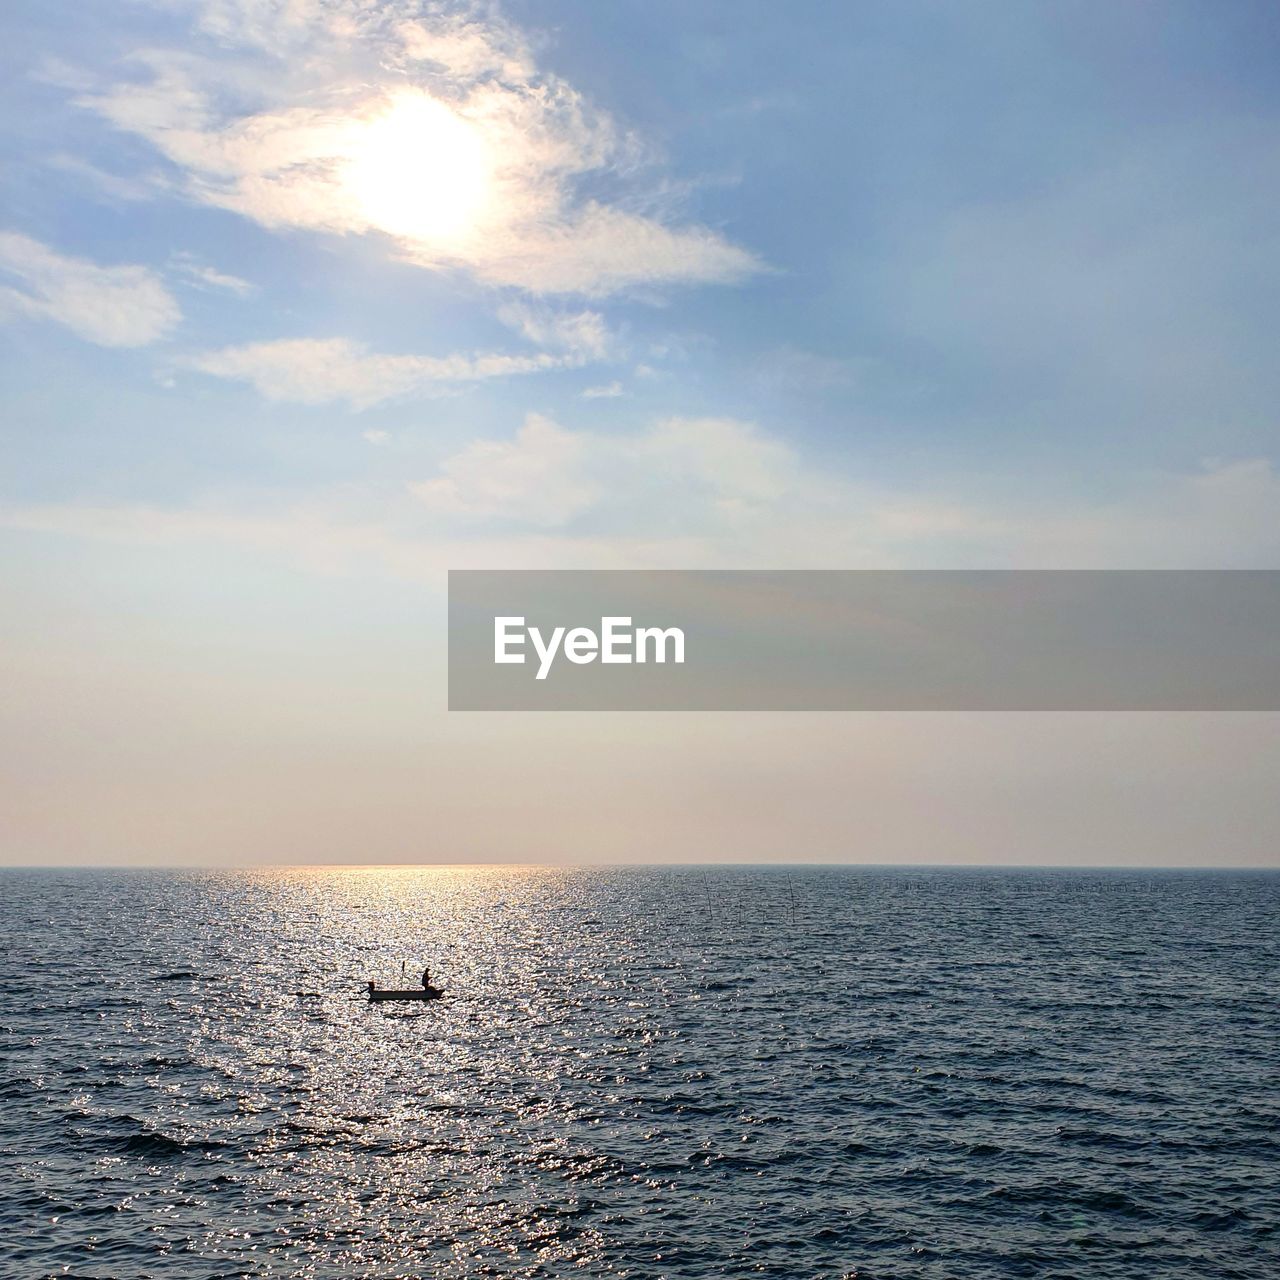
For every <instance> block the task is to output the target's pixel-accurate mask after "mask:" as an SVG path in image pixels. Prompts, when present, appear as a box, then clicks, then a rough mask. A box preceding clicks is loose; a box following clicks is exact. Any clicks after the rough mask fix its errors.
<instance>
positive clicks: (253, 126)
mask: <svg viewBox="0 0 1280 1280" xmlns="http://www.w3.org/2000/svg"><path fill="white" fill-rule="evenodd" d="M420 10H421V6H419V5H418V4H416V3H410V0H392V2H390V3H387V4H383V5H377V6H372V5H368V4H367V3H364V0H333V2H332V3H327V4H320V3H311V2H308V0H291V3H288V4H284V5H281V4H270V3H258V2H254V0H236V2H233V3H227V2H223V0H218V2H217V3H206V4H205V5H204V6H203V7H202V10H201V14H202V17H201V22H202V25H203V26H204V28H205V30H206V31H208V32H210V33H212V34H215V35H216V36H217V37H218V38H219V40H220V42H221V50H220V51H219V52H218V53H216V54H210V55H208V56H203V57H202V56H197V55H194V54H191V53H181V54H180V53H175V52H170V51H163V50H150V51H143V52H141V53H139V54H137V55H136V56H135V58H134V65H135V66H136V67H137V69H138V72H139V74H138V76H137V77H136V78H134V79H131V80H128V81H124V82H119V83H116V84H112V85H108V86H105V87H98V88H95V89H92V90H89V91H84V92H80V93H79V95H78V98H77V101H78V102H79V103H80V104H81V105H83V106H85V107H88V108H90V109H92V110H94V111H96V112H97V113H99V114H100V115H101V116H103V117H104V118H105V119H107V120H108V121H110V122H111V123H112V124H113V125H115V126H116V127H117V128H119V129H121V130H124V131H126V132H129V133H133V134H135V135H138V136H140V137H142V138H144V139H146V140H147V141H148V142H149V143H150V144H151V145H152V146H153V147H155V148H156V149H157V150H158V151H159V152H161V153H162V154H163V155H164V156H165V157H167V158H168V160H169V161H170V162H172V164H173V165H174V166H175V167H176V168H177V169H178V170H179V172H180V173H181V175H182V177H183V182H184V184H185V191H186V193H187V195H188V196H189V198H191V199H194V200H196V201H199V202H201V203H204V204H209V205H214V206H217V207H221V208H225V209H231V210H234V211H236V212H237V213H240V214H242V215H244V216H245V217H247V218H251V219H253V220H254V221H256V222H258V223H261V224H263V225H265V226H268V227H273V228H276V227H295V228H303V229H307V230H313V231H323V232H330V233H335V234H361V235H363V234H369V233H381V234H383V235H386V236H388V237H390V239H391V240H392V241H393V242H394V245H395V249H396V252H397V253H398V254H399V255H400V256H401V257H403V258H404V259H405V260H407V261H410V262H413V263H416V264H418V265H420V266H422V267H425V268H428V269H432V270H440V269H456V270H463V271H466V272H469V273H470V274H472V275H473V276H475V277H477V278H478V279H480V280H482V281H484V282H485V283H488V284H491V285H497V286H515V287H518V288H521V289H524V290H526V291H528V292H530V293H535V294H582V295H586V296H603V295H605V294H609V293H612V292H616V291H618V290H623V289H628V288H631V287H648V286H653V285H661V284H679V283H695V284H696V283H711V282H729V281H735V280H739V279H741V278H743V277H745V276H747V275H750V274H751V273H752V272H754V271H757V270H759V269H760V264H759V262H758V261H757V259H756V258H755V257H754V255H753V254H751V253H750V252H749V251H747V250H745V249H743V248H741V247H739V246H737V245H734V244H733V243H731V242H730V241H729V240H727V239H726V238H725V237H724V236H723V235H722V234H720V233H719V232H718V231H716V230H714V229H712V228H708V227H705V226H699V225H696V224H691V223H688V222H687V221H682V220H681V219H680V218H678V217H677V216H675V214H674V212H673V211H672V210H670V209H666V210H656V209H651V210H650V211H649V212H647V213H640V212H636V211H635V210H636V208H637V203H638V201H639V200H643V199H644V198H645V197H646V195H647V196H648V197H649V198H650V199H652V197H653V190H652V189H651V190H650V191H648V192H645V191H644V190H643V182H642V174H643V172H644V171H645V169H646V168H647V167H650V166H648V165H647V163H646V157H645V155H644V152H643V148H642V147H641V146H640V144H639V143H638V141H637V140H636V139H635V138H634V137H632V136H630V135H628V134H626V133H625V132H624V131H622V130H620V129H619V128H618V127H617V126H616V125H615V123H614V122H613V121H612V120H611V119H610V117H609V116H608V115H607V114H606V113H604V112H603V111H600V110H598V109H596V108H594V107H593V106H592V105H591V104H590V103H589V102H588V101H587V100H586V99H585V98H584V97H583V96H582V95H581V94H580V93H578V92H577V91H576V90H575V89H573V88H572V86H570V85H569V84H567V83H566V82H565V81H563V80H562V79H560V78H559V77H557V76H554V75H551V74H549V73H546V72H542V71H539V70H538V69H537V67H536V66H535V63H534V59H533V57H532V54H531V52H530V50H529V48H528V45H527V42H526V41H525V40H524V39H523V38H522V36H521V35H520V34H519V33H518V32H517V31H516V30H515V29H514V28H513V27H511V26H510V25H509V24H507V23H505V22H503V21H502V20H501V19H500V18H498V17H497V16H495V15H494V14H493V13H491V12H489V11H487V10H486V11H485V16H484V17H483V18H480V17H471V18H467V17H458V16H454V17H447V16H442V15H440V14H439V13H435V14H430V15H428V16H422V14H421V12H420ZM586 175H591V177H592V187H593V194H592V196H591V197H590V198H588V197H585V196H582V195H580V194H579V191H578V188H579V184H580V180H581V179H582V178H583V177H584V176H586ZM650 185H651V188H661V186H662V184H661V183H654V184H650ZM606 192H608V194H606Z"/></svg>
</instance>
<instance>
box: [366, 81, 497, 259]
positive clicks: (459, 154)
mask: <svg viewBox="0 0 1280 1280" xmlns="http://www.w3.org/2000/svg"><path fill="white" fill-rule="evenodd" d="M343 181H344V184H345V186H346V187H347V189H348V190H349V192H350V193H351V196H352V197H353V198H354V200H355V202H356V204H357V205H358V207H359V209H360V211H361V213H362V214H363V216H364V217H365V219H366V220H367V221H368V222H369V224H370V225H371V226H374V227H376V228H378V230H380V231H385V232H387V233H388V234H390V235H393V236H401V237H404V238H405V239H410V240H422V241H433V242H440V243H448V242H456V241H459V240H462V239H465V238H467V237H468V235H469V234H470V233H471V232H472V231H473V230H474V228H475V225H476V223H477V221H478V220H479V218H480V216H481V215H482V214H483V212H484V210H485V206H486V205H487V204H488V202H489V198H490V193H491V190H492V186H493V158H492V155H491V154H490V147H489V144H488V142H487V141H486V139H485V137H484V136H483V134H482V133H481V131H480V130H479V129H478V128H477V127H476V126H475V125H474V124H472V123H471V122H470V121H468V120H465V119H463V117H462V116H460V115H458V113H457V112H456V111H454V110H452V109H451V108H450V107H449V106H447V105H446V104H445V103H443V102H441V101H440V100H439V99H437V98H433V97H431V96H430V95H428V94H425V93H417V92H405V93H402V94H400V95H399V96H398V97H397V98H396V99H395V100H394V102H393V103H392V104H391V106H390V107H389V109H388V110H386V111H385V112H383V113H382V114H381V115H378V116H375V117H373V118H372V119H371V120H369V121H368V122H362V123H361V124H359V125H357V126H356V129H355V133H354V136H353V137H352V139H351V147H350V159H349V160H348V162H347V164H346V166H345V170H344V173H343Z"/></svg>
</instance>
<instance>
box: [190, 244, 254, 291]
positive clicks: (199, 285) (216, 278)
mask: <svg viewBox="0 0 1280 1280" xmlns="http://www.w3.org/2000/svg"><path fill="white" fill-rule="evenodd" d="M169 265H170V268H171V270H172V271H174V272H175V273H176V274H178V275H180V276H181V277H182V278H183V279H184V280H185V281H186V282H187V283H188V284H190V285H192V286H193V287H194V288H196V289H217V290H220V291H221V292H224V293H234V294H235V295H236V296H237V297H239V298H247V297H249V296H250V294H252V293H255V292H256V289H255V287H254V285H253V284H251V283H250V282H249V281H248V280H243V279H241V277H240V276H233V275H231V273H230V272H227V271H219V270H218V269H217V268H216V267H211V266H209V265H208V264H207V263H204V262H201V261H200V260H199V259H198V258H196V257H195V256H194V255H192V254H190V253H175V254H174V255H173V257H172V258H171V259H170V263H169Z"/></svg>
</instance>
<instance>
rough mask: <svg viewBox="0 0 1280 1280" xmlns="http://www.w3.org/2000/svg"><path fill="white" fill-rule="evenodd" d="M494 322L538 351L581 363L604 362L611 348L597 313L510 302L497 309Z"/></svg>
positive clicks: (608, 332) (607, 335) (610, 341)
mask: <svg viewBox="0 0 1280 1280" xmlns="http://www.w3.org/2000/svg"><path fill="white" fill-rule="evenodd" d="M498 319H499V320H501V321H502V323H503V324H505V325H507V326H508V328H511V329H514V330H516V332H517V333H520V334H522V335H523V336H524V337H525V338H527V339H528V340H529V341H530V342H532V343H535V344H536V345H538V346H540V347H547V348H549V349H551V350H553V351H568V352H573V353H574V354H575V355H579V356H582V357H583V358H584V359H589V360H603V359H606V358H607V357H608V356H609V355H610V354H611V352H612V351H613V348H614V346H615V340H614V336H613V334H612V333H610V331H609V327H608V325H606V324H605V319H604V317H603V316H602V315H601V314H600V313H599V312H598V311H557V310H552V309H551V308H549V307H546V306H531V305H529V304H528V303H523V302H512V303H508V304H506V305H505V306H503V307H500V308H499V309H498Z"/></svg>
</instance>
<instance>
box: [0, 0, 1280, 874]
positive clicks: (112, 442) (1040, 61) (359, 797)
mask: <svg viewBox="0 0 1280 1280" xmlns="http://www.w3.org/2000/svg"><path fill="white" fill-rule="evenodd" d="M69 15H71V16H70V17H69ZM0 30H2V31H3V35H4V39H3V41H2V42H0V115H2V118H3V120H4V122H5V124H4V126H3V134H2V136H0V162H2V163H0V170H2V172H3V182H4V187H5V191H4V194H5V201H4V208H5V213H4V215H3V217H2V218H0V350H2V353H3V355H2V364H0V369H2V374H0V376H2V377H3V396H4V405H5V412H4V415H3V424H2V429H3V432H4V450H3V458H4V464H3V467H2V468H0V575H3V576H2V578H0V582H2V583H3V596H2V598H0V626H2V628H3V630H2V632H0V634H2V635H3V641H2V643H0V664H2V665H0V671H2V676H0V678H2V679H3V688H4V691H5V696H4V698H3V700H2V701H0V818H2V819H3V821H2V824H0V825H2V827H3V830H4V831H5V832H6V833H7V834H6V835H5V838H4V840H3V842H2V843H0V860H3V861H5V862H10V863H19V864H30V863H47V862H71V863H85V862H112V863H133V862H145V863H186V862H198V863H219V862H226V863H244V862H388V861H410V862H416V861H426V862H432V861H441V862H457V861H466V860H478V861H499V862H502V861H569V862H590V861H611V860H635V861H664V860H674V861H694V860H699V859H712V860H719V861H731V862H732V861H751V860H772V861H787V860H798V861H831V860H836V861H843V860H851V861H870V862H893V861H923V862H951V861H955V862H998V863H1005V862H1017V863H1023V862H1030V863H1066V862H1070V863H1089V864H1103V865H1119V864H1123V865H1128V864H1159V865H1164V864H1170V865H1203V864H1208V865H1276V864H1277V863H1278V862H1280V852H1277V850H1276V848H1275V845H1274V839H1273V837H1274V834H1275V832H1276V830H1277V829H1278V828H1277V821H1276V820H1277V817H1280V802H1278V801H1277V800H1276V798H1275V796H1274V794H1273V793H1274V791H1275V788H1274V777H1275V774H1276V768H1277V765H1278V764H1280V720H1278V719H1277V717H1275V716H1267V715H1263V714H1256V715H1254V714H1235V715H1225V714H1223V715H1145V716H1143V715H1130V716H1120V715H1088V716H1085V715H1074V716H1070V715H1063V716H1036V715H1012V716H1011V715H1005V716H997V715H985V716H981V715H969V716H964V715H923V714H915V715H901V716H889V715H863V716H857V715H825V716H824V715H756V716H749V715H713V714H704V715H674V714H670V715H564V716H556V715H534V714H524V715H509V716H502V715H467V714H465V713H452V714H450V713H448V712H447V711H446V710H445V705H444V703H445V668H444V662H445V629H444V607H445V606H444V585H445V571H446V570H447V569H448V568H465V567H488V568H584V567H591V568H687V569H693V568H957V567H964V568H1007V567H1018V568H1228V569H1229V568H1280V472H1278V471H1277V466H1278V465H1280V462H1278V458H1277V455H1278V448H1277V426H1276V420H1275V406H1276V404H1277V403H1280V395H1278V393H1280V360H1277V359H1276V358H1275V352H1274V346H1275V341H1274V334H1275V322H1274V316H1275V314H1276V303H1277V293H1278V292H1280V231H1278V230H1277V228H1278V226H1280V224H1278V223H1277V221H1276V217H1275V212H1274V211H1275V209H1276V207H1277V205H1278V203H1280V147H1278V146H1277V143H1276V139H1277V130H1278V127H1280V75H1278V74H1277V71H1276V68H1277V67H1280V56H1277V55H1278V54H1280V13H1278V12H1277V10H1276V8H1275V6H1274V5H1272V4H1268V3H1247V2H1241V3H1237V4H1232V5H1229V6H1224V5H1220V4H1214V3H1209V2H1204V3H1194V4H1186V3H1177V2H1174V0H1170V2H1169V3H1165V4H1162V5H1159V6H1154V5H1149V6H1147V5H1116V6H1113V5H1102V4H1093V5H1084V4H1079V3H1045V4H1038V5H1034V6H1030V5H1028V6H1012V5H1004V4H982V3H973V4H967V5H952V4H943V3H917V2H915V0H894V2H892V3H890V2H888V0H884V2H877V3H866V4H859V5H820V4H808V5H800V6H791V7H789V8H788V7H779V6H777V5H766V4H760V3H755V2H754V0H744V2H743V3H738V4H734V5H718V4H710V3H694V4H690V3H687V2H684V3H667V2H665V0H656V2H655V0H648V2H646V3H643V4H641V3H633V2H632V0H623V2H620V3H617V4H609V5H600V4H597V3H588V2H587V0H576V2H574V0H540V3H538V4H533V3H528V2H527V0H523V2H519V3H516V2H512V3H508V4H506V5H505V6H502V7H498V6H493V5H487V4H480V5H461V4H459V5H455V4H434V3H432V4H427V3H414V2H410V0H383V2H381V3H372V2H371V0H326V2H323V3H321V2H320V0H101V3H95V4H94V5H91V6H76V7H75V8H74V10H72V9H71V8H69V7H68V6H65V5H50V4H48V3H34V2H32V0H11V3H9V4H8V5H6V6H5V11H4V14H3V16H2V17H0Z"/></svg>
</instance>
